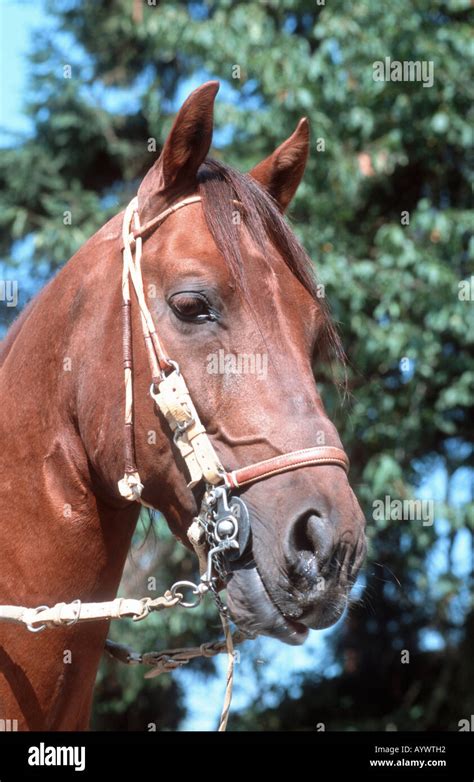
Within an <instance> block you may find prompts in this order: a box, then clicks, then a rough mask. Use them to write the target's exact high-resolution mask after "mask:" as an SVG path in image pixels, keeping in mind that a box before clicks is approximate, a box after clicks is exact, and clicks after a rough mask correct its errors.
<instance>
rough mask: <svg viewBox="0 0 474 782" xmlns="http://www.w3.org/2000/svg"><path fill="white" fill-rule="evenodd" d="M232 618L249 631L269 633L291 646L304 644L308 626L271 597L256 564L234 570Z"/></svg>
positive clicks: (230, 598)
mask: <svg viewBox="0 0 474 782" xmlns="http://www.w3.org/2000/svg"><path fill="white" fill-rule="evenodd" d="M227 602H228V605H229V609H230V613H231V616H232V619H233V620H234V621H235V623H236V624H237V626H238V627H239V629H241V630H243V631H244V632H247V633H249V635H253V636H255V635H268V636H270V637H271V638H278V639H279V640H280V641H283V643H286V644H290V645H291V646H299V645H301V644H303V643H304V642H305V641H306V639H307V637H308V628H307V627H305V625H303V624H301V622H296V621H295V620H294V619H290V617H287V616H285V615H284V614H282V613H281V611H280V610H279V608H277V606H276V605H275V604H274V603H273V601H272V600H271V598H270V597H269V595H268V593H267V590H266V589H265V586H264V584H263V581H262V579H261V577H260V573H259V572H258V570H257V568H256V566H253V567H248V568H242V569H241V570H236V571H234V572H233V573H232V576H231V578H230V580H229V583H228V586H227Z"/></svg>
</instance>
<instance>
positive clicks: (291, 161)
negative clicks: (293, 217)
mask: <svg viewBox="0 0 474 782" xmlns="http://www.w3.org/2000/svg"><path fill="white" fill-rule="evenodd" d="M308 152H309V122H308V120H307V119H306V117H303V119H300V121H299V122H298V126H297V128H296V130H295V131H294V133H292V135H291V136H290V137H289V138H287V139H286V141H284V142H283V144H280V146H279V147H277V149H276V150H275V151H274V152H273V153H272V154H271V155H270V156H269V157H267V158H265V160H262V162H261V163H258V165H256V166H255V168H252V170H251V171H250V172H249V174H250V176H251V177H253V179H255V180H256V181H257V182H258V183H259V184H260V185H261V186H262V187H263V188H264V189H265V190H266V191H267V192H268V193H269V194H270V195H271V196H272V197H273V198H274V199H275V201H276V202H277V204H278V205H279V207H280V209H281V211H282V212H284V211H285V209H286V208H287V207H288V205H289V203H290V201H291V199H292V198H293V196H294V194H295V193H296V190H297V188H298V185H299V183H300V182H301V179H302V177H303V173H304V169H305V166H306V161H307V159H308Z"/></svg>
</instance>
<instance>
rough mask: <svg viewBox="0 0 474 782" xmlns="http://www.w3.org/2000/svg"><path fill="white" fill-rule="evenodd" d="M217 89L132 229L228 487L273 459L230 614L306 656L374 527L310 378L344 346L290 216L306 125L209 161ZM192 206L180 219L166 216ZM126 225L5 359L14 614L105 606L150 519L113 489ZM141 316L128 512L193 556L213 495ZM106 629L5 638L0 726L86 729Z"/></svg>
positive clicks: (44, 298) (171, 145)
mask: <svg viewBox="0 0 474 782" xmlns="http://www.w3.org/2000/svg"><path fill="white" fill-rule="evenodd" d="M217 90H218V84H217V83H216V82H209V83H206V84H204V85H203V86H201V87H200V88H199V89H197V90H195V91H194V92H193V93H192V94H191V95H190V96H189V98H188V99H187V100H186V102H185V103H184V105H183V106H182V108H181V110H180V111H179V113H178V115H177V117H176V119H175V122H174V124H173V127H172V129H171V132H170V134H169V136H168V138H167V140H166V142H165V144H164V146H163V149H162V151H161V155H160V157H159V159H158V160H157V161H156V162H155V163H154V165H153V166H152V167H151V168H150V170H149V171H148V173H147V174H146V176H145V178H144V179H143V181H142V183H141V186H140V188H139V190H138V196H137V199H136V202H135V204H136V206H135V207H134V209H135V213H136V219H137V221H138V222H137V223H136V224H141V225H147V224H149V223H151V224H153V221H154V218H156V215H158V214H160V213H163V212H166V214H167V216H166V220H163V222H161V223H160V224H159V226H158V225H156V230H155V229H154V230H150V231H149V232H148V233H147V235H146V236H143V239H142V241H143V257H142V266H141V273H142V275H143V281H144V290H145V291H146V292H147V305H148V308H149V312H150V313H151V317H152V318H153V321H154V323H156V330H157V332H158V333H159V340H160V343H161V344H162V346H164V350H165V351H166V354H167V355H168V356H170V357H172V359H174V360H175V361H176V362H177V364H178V365H179V367H180V368H181V371H182V375H183V377H184V378H185V381H186V383H187V386H188V388H189V391H190V394H192V398H193V403H194V405H195V408H196V410H197V411H198V413H199V418H200V420H201V422H202V425H203V428H204V429H205V431H206V433H207V436H208V439H209V442H210V443H211V444H212V446H213V448H214V449H215V453H216V454H217V455H218V458H219V460H220V463H221V464H222V465H224V467H225V470H227V471H229V472H228V473H227V475H234V477H235V475H236V473H232V472H231V471H234V470H236V469H237V468H238V467H241V466H242V465H244V466H245V465H255V463H256V462H260V461H262V460H263V461H266V460H268V459H270V460H271V462H270V464H271V469H267V470H266V471H264V474H263V473H262V471H260V473H258V470H257V472H255V473H254V474H253V477H251V478H249V480H248V481H245V483H246V485H245V486H243V487H242V489H241V490H240V497H241V499H242V500H244V501H245V505H246V508H247V509H248V512H249V517H250V522H251V541H250V550H248V551H247V553H246V556H245V558H244V564H243V565H242V567H240V568H239V567H236V566H234V568H233V569H232V572H231V573H230V577H229V579H228V584H227V602H228V606H229V610H230V613H231V617H232V619H233V621H234V622H235V623H236V624H237V626H239V627H240V628H243V629H244V630H247V631H248V632H249V633H253V634H255V633H257V634H264V635H269V636H272V637H275V638H279V639H280V640H282V641H284V642H287V643H290V644H300V643H303V641H304V640H305V638H306V637H307V634H308V629H309V628H313V629H318V628H323V627H327V626H329V625H331V624H332V623H334V622H335V621H336V620H337V619H338V618H339V617H340V616H341V615H342V613H343V611H344V609H345V606H346V604H347V599H348V593H349V591H350V588H351V586H352V584H353V583H354V580H355V578H356V575H357V572H358V570H359V568H360V565H361V562H362V561H363V558H364V553H365V535H364V524H365V522H364V518H363V515H362V512H361V509H360V507H359V505H358V503H357V500H356V499H355V496H354V494H353V492H352V490H351V487H350V485H349V483H348V480H347V476H346V470H345V469H341V467H344V468H345V467H347V457H345V455H344V453H343V451H342V446H341V443H340V440H339V437H338V434H337V431H336V430H335V428H334V426H333V424H332V423H331V422H330V421H329V419H328V417H327V415H326V413H325V410H324V407H323V404H322V401H321V399H320V396H319V394H318V390H317V387H316V382H315V377H314V374H313V366H314V362H315V358H317V357H318V356H322V355H325V354H326V355H329V354H332V355H334V353H336V354H337V353H339V354H340V355H341V354H342V355H343V352H342V349H341V346H340V342H339V340H338V336H337V332H336V330H335V327H334V326H333V324H332V321H331V318H330V315H329V311H328V309H327V307H326V304H325V302H324V300H323V299H322V298H321V297H318V295H317V293H318V291H317V287H316V284H315V281H314V278H313V277H312V271H311V270H312V267H311V262H310V261H309V259H308V256H307V255H306V254H305V252H304V250H303V248H302V247H301V245H300V244H299V243H298V241H297V240H296V237H295V236H294V234H293V232H292V231H291V230H290V228H289V227H288V224H287V222H286V221H285V219H284V217H283V213H284V211H285V210H286V208H287V207H288V205H289V203H290V201H291V200H292V198H293V195H294V193H295V191H296V189H297V187H298V185H299V183H300V180H301V178H302V176H303V171H304V168H305V164H306V159H307V156H308V149H309V127H308V122H307V120H306V119H303V120H301V121H300V122H299V124H298V126H297V128H296V130H295V132H294V133H293V134H292V135H291V136H290V137H289V138H288V139H287V140H286V141H285V142H283V143H282V144H281V145H280V146H279V147H278V148H277V149H276V150H275V151H274V152H273V154H271V155H270V156H269V157H268V158H266V159H265V160H263V161H262V162H261V163H259V164H258V165H257V166H256V167H255V168H253V169H252V171H250V173H249V174H246V175H242V174H239V173H238V172H236V171H235V170H233V169H232V168H230V167H228V166H226V165H224V164H223V163H221V162H218V161H216V160H213V159H211V158H208V157H207V155H208V152H209V147H210V144H211V139H212V127H213V105H214V99H215V96H216V93H217ZM193 196H198V197H196V198H193ZM183 199H185V206H186V208H179V209H176V210H169V207H173V205H176V204H177V203H178V202H180V204H181V206H182V205H183V203H182V202H183ZM186 199H187V200H186ZM167 210H169V211H167ZM236 215H237V217H239V218H240V219H236ZM122 222H123V213H122V214H121V215H117V216H116V217H114V218H113V219H112V220H110V221H109V222H108V223H107V224H106V225H105V226H103V227H102V228H101V229H100V230H99V231H98V232H97V233H96V234H95V235H94V236H93V237H92V238H91V239H90V240H89V241H88V242H87V243H86V244H85V245H84V246H83V247H82V248H81V249H80V250H79V251H78V252H77V253H76V254H75V255H74V257H73V258H72V259H71V260H70V261H69V262H68V263H67V264H66V265H65V266H64V268H63V269H62V270H61V271H60V273H59V274H58V275H57V276H56V277H55V278H54V279H53V280H52V281H51V282H50V283H49V284H48V285H47V286H46V287H45V288H44V289H43V291H42V292H41V293H40V294H39V295H38V296H37V297H36V298H35V299H34V300H33V301H32V302H31V303H30V304H29V306H28V307H27V308H26V309H25V310H24V312H23V313H22V315H21V316H20V317H19V318H18V319H17V320H16V322H15V323H14V325H13V326H12V328H11V329H10V332H9V334H8V335H7V337H6V339H5V341H4V343H3V345H2V349H1V351H0V365H1V372H0V387H1V391H0V395H1V428H2V435H1V452H0V474H1V476H2V480H1V522H0V551H1V565H0V604H8V603H10V604H14V605H23V606H39V605H44V604H47V605H52V604H54V603H56V602H59V601H66V602H69V601H73V600H75V599H77V598H78V597H80V598H81V600H82V601H103V600H111V599H113V598H114V597H115V595H116V592H117V589H118V586H119V582H120V579H121V575H122V570H123V567H124V563H125V559H126V556H127V552H128V550H129V547H130V542H131V537H132V533H133V531H134V528H135V525H136V523H137V519H138V515H139V512H140V504H139V502H137V501H134V496H133V493H132V495H131V496H129V497H128V498H127V497H125V496H124V492H123V491H120V490H119V483H120V478H121V476H122V475H123V451H124V426H123V410H124V387H123V383H122V376H123V357H122V340H123V334H122V322H121V317H120V312H121V306H122V297H123V289H122V276H121V253H122V252H123V241H124V240H123V234H122ZM131 304H133V306H131V308H130V315H131V320H130V335H129V336H130V338H131V341H132V344H133V378H132V379H133V388H134V391H133V394H134V399H135V403H134V410H133V429H131V428H130V427H129V428H128V430H127V431H128V433H129V434H130V432H131V433H132V442H131V443H130V448H131V449H132V455H133V458H134V459H135V461H136V465H137V469H139V471H140V482H141V485H140V490H141V495H140V496H139V494H138V493H137V494H136V499H140V500H141V501H142V502H143V503H145V504H148V505H149V506H152V507H154V508H156V509H159V510H160V511H161V512H162V513H163V514H164V516H165V518H166V520H167V522H168V524H169V526H170V528H171V530H172V532H173V533H174V535H175V536H176V537H177V538H178V539H179V540H180V541H181V542H182V543H183V544H185V545H186V546H190V542H189V539H188V536H187V532H188V529H189V527H190V525H191V524H192V521H193V518H195V517H196V516H197V515H198V513H199V508H200V502H201V500H202V497H203V489H202V487H201V486H199V485H197V486H193V485H192V482H191V485H190V484H189V483H188V481H189V478H188V476H187V475H186V471H185V469H184V461H183V458H182V455H181V454H180V452H179V450H178V449H177V447H176V442H177V441H176V437H175V438H173V436H172V433H171V432H170V429H169V426H168V424H167V422H166V420H165V418H164V416H163V415H162V413H161V411H160V410H158V409H157V406H156V405H154V404H153V401H152V399H151V398H150V393H149V391H150V375H149V369H148V361H147V358H148V357H147V350H146V348H145V344H144V341H143V335H142V330H143V322H141V318H142V311H141V310H140V308H139V306H137V301H136V298H134V296H132V301H131ZM155 336H156V335H155ZM149 347H150V346H149V345H148V348H149ZM222 355H224V356H227V355H232V356H234V357H235V356H237V357H239V356H249V355H254V356H255V355H259V356H266V357H267V362H266V364H265V366H266V367H267V371H266V372H265V376H262V372H259V373H257V372H256V373H254V374H252V373H242V372H241V373H239V372H235V371H229V372H226V371H224V372H223V373H222V372H215V371H209V361H210V358H209V357H210V356H222ZM159 358H160V356H159ZM168 363H169V362H168ZM130 366H131V364H129V365H128V368H129V369H130ZM167 368H168V367H167V366H166V361H165V362H164V365H163V362H162V361H161V360H160V362H159V369H160V371H161V370H163V369H167ZM164 374H166V372H165V373H164ZM129 379H130V378H129ZM129 423H130V422H129ZM150 432H155V433H156V438H151V439H155V442H152V443H151V444H150V437H149V433H150ZM321 444H322V446H321ZM316 445H319V446H320V447H319V448H316V447H315V446H316ZM295 454H296V456H295ZM301 454H303V457H302V456H301ZM305 454H308V455H309V456H308V458H307V459H306V460H305V458H304V455H305ZM129 456H130V453H129ZM278 458H280V460H281V462H280V463H279V464H280V467H281V469H277V468H275V469H274V468H273V466H274V465H278ZM292 460H293V461H292ZM257 467H258V465H257ZM249 469H250V472H247V476H249V475H250V473H251V470H252V469H253V468H249ZM237 472H238V470H237ZM130 475H131V473H130V470H129V473H128V477H130ZM256 476H257V478H258V476H260V478H259V479H258V480H257V479H256ZM228 485H229V484H227V486H228ZM130 488H132V489H133V486H132V485H131V486H130ZM122 489H123V486H122ZM135 489H136V486H135ZM234 491H235V484H234ZM125 493H126V492H125ZM236 496H237V494H236ZM65 508H67V509H68V512H65ZM322 583H323V584H324V588H323V589H322V588H321V584H322ZM107 630H108V622H104V621H94V622H91V623H87V624H79V623H78V624H76V625H75V626H71V627H64V628H63V627H61V628H57V629H54V630H53V629H47V630H46V631H45V632H42V633H39V634H38V635H32V634H31V633H29V632H27V631H26V630H25V629H24V628H23V627H18V626H16V625H14V624H11V623H7V622H3V623H0V717H1V718H4V719H11V720H14V719H17V720H18V722H19V727H20V728H21V729H24V730H27V729H29V730H74V729H76V730H81V729H86V728H87V726H88V721H89V716H90V710H91V701H92V695H93V687H94V680H95V676H96V673H97V668H98V665H99V660H100V656H101V654H102V651H103V649H104V642H105V639H106V636H107ZM65 649H68V650H70V651H71V655H72V663H71V664H65V662H64V656H63V653H64V650H65Z"/></svg>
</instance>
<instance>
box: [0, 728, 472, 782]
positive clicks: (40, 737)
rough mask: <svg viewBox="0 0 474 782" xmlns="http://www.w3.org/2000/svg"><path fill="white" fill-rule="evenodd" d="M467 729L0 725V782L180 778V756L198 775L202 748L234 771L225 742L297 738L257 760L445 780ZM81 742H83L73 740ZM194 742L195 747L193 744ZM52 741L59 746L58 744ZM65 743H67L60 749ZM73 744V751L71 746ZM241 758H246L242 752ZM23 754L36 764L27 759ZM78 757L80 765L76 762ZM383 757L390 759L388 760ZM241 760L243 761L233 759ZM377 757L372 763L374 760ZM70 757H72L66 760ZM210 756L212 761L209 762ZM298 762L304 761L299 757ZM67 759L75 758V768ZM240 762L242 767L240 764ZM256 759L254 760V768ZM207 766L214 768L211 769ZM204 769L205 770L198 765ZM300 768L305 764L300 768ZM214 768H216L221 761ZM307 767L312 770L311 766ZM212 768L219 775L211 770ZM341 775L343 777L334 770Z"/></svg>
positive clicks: (457, 770)
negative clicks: (129, 729)
mask: <svg viewBox="0 0 474 782" xmlns="http://www.w3.org/2000/svg"><path fill="white" fill-rule="evenodd" d="M473 743H474V742H473V737H472V733H470V732H466V733H463V732H459V733H454V732H453V733H398V732H393V733H392V732H379V733H356V732H348V733H339V732H335V731H334V732H330V731H327V732H317V731H315V732H309V731H308V732H299V733H296V732H295V733H248V732H247V733H244V732H242V733H240V732H229V733H219V734H218V733H200V732H189V733H187V732H180V733H167V732H159V733H113V732H110V733H92V732H90V733H20V732H14V731H12V732H4V733H0V782H17V781H18V780H23V779H27V780H29V779H46V778H48V779H58V780H59V779H61V780H68V779H80V780H82V779H92V778H97V775H98V774H99V773H100V772H104V771H106V773H107V778H110V775H112V774H113V775H118V778H120V779H122V778H124V776H125V774H133V777H131V778H138V777H141V776H143V774H144V775H145V776H147V775H150V773H153V777H154V778H155V776H156V778H159V777H160V776H163V775H164V774H166V771H165V769H166V768H167V766H166V763H167V761H170V762H171V761H172V762H173V764H175V765H174V766H173V767H174V768H175V771H176V772H177V774H178V776H179V778H180V779H183V771H184V769H185V764H184V762H185V761H187V762H188V764H189V767H190V768H191V770H192V769H193V767H194V772H195V774H196V775H198V777H203V776H210V777H211V778H213V777H214V776H215V773H217V770H218V769H219V768H221V767H220V764H219V761H218V757H219V756H220V753H219V755H216V757H215V763H214V764H211V765H210V766H209V765H208V761H209V760H210V759H211V758H212V757H213V755H212V754H209V751H206V749H205V748H208V747H215V749H219V748H222V749H225V748H228V751H227V752H226V755H225V757H227V760H228V761H231V760H232V758H234V760H235V763H236V764H237V765H236V766H235V771H236V773H238V769H239V766H240V768H241V769H242V770H244V771H245V776H247V774H248V772H249V770H250V766H249V764H250V765H252V760H251V757H253V755H249V756H246V755H244V754H243V753H242V752H241V751H239V752H238V753H235V752H232V751H231V748H232V746H233V745H238V744H260V745H263V746H266V745H268V746H270V745H273V744H276V745H278V746H279V747H282V745H299V749H298V750H297V751H296V752H294V753H293V752H290V753H288V752H285V751H284V750H281V751H280V752H278V750H275V751H268V752H265V754H264V756H260V761H262V760H264V759H265V758H267V759H268V760H271V759H274V760H278V757H279V758H280V761H281V762H282V763H283V762H284V763H285V767H288V764H290V767H292V768H293V769H294V774H293V775H292V776H294V777H296V775H298V776H299V775H300V774H302V775H305V776H306V775H307V772H308V771H311V774H312V776H313V777H314V779H316V778H318V777H322V778H324V777H327V775H328V773H331V779H332V778H338V779H340V778H341V777H342V775H344V774H350V775H351V776H350V777H347V778H353V777H356V778H360V779H363V780H365V779H368V780H371V779H387V780H390V779H392V780H394V779H398V778H399V777H400V775H401V774H403V775H404V779H407V777H408V778H409V779H413V780H415V779H433V780H435V781H436V780H450V782H454V781H455V782H464V780H465V781H466V782H472V780H473V778H474V774H473V771H474V763H473V755H474V752H473ZM185 745H191V746H194V747H195V750H194V751H193V752H190V753H184V755H183V753H180V752H179V749H180V747H183V746H185ZM82 747H83V748H84V750H82V749H80V748H82ZM199 747H200V748H201V750H202V751H199ZM57 748H65V749H64V753H63V750H60V751H58V749H57ZM66 748H68V749H66ZM74 748H77V749H76V753H77V754H76V756H75V757H74V756H73V750H74ZM245 758H247V760H245ZM29 760H30V761H35V762H36V761H37V762H42V763H43V765H31V764H30V763H29ZM53 760H54V761H56V760H62V761H67V762H68V765H64V764H63V765H50V764H49V763H51V762H52V761H53ZM82 761H84V762H85V768H84V769H81V768H80V766H82ZM390 761H391V762H390ZM242 762H244V764H245V766H241V765H240V764H241V763H242ZM376 762H377V763H376ZM69 763H71V764H72V765H69ZM216 764H217V765H216ZM303 764H304V765H303ZM75 765H76V766H78V768H77V770H76V769H75ZM245 767H246V770H245ZM258 767H259V764H257V766H256V768H258ZM212 768H214V772H215V773H213V771H212ZM205 769H206V771H205V773H204V770H205ZM304 769H306V771H304ZM221 770H222V768H221ZM313 772H314V773H313ZM219 776H222V775H221V774H219ZM342 778H344V777H342Z"/></svg>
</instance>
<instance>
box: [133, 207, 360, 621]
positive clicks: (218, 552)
mask: <svg viewBox="0 0 474 782" xmlns="http://www.w3.org/2000/svg"><path fill="white" fill-rule="evenodd" d="M201 200H202V199H201V196H197V195H196V196H190V197H188V198H184V199H182V200H181V201H178V202H177V203H175V204H173V205H172V206H170V207H169V208H168V209H165V210H164V211H162V212H160V214H159V215H157V216H156V217H154V218H153V219H151V220H149V221H148V222H147V223H145V224H144V225H141V223H140V217H139V212H138V199H137V197H135V198H133V199H132V201H131V202H130V203H129V205H128V206H127V208H126V210H125V213H124V218H123V224H122V241H123V245H122V255H123V273H122V294H123V303H122V311H123V363H124V376H125V419H124V461H125V472H124V476H123V478H122V479H121V480H120V481H119V484H118V486H119V491H120V494H121V495H122V497H124V498H125V499H127V500H130V501H138V502H140V503H142V504H143V505H146V503H145V502H144V501H143V500H142V497H141V495H142V491H143V484H142V483H141V480H140V475H139V472H138V468H137V464H136V456H135V443H134V420H133V357H132V321H131V304H132V302H131V296H130V281H131V282H132V285H133V289H134V291H135V294H136V298H137V301H138V305H139V308H140V318H141V324H142V331H143V337H144V341H145V347H146V353H147V357H148V363H149V366H150V374H151V386H150V396H151V397H152V399H153V400H154V401H155V403H156V405H157V406H158V408H159V409H160V411H161V413H162V414H163V416H164V417H165V419H166V421H167V422H168V424H169V426H170V429H171V431H172V433H173V441H174V443H175V445H176V446H177V448H178V450H179V451H180V454H181V456H182V457H183V459H184V461H185V464H186V467H187V469H188V472H189V476H190V480H189V483H188V486H189V487H190V488H194V487H195V486H197V485H198V484H200V483H203V484H204V487H205V492H204V497H203V500H202V504H201V509H200V512H199V514H198V516H197V517H196V518H195V519H194V522H193V524H192V525H191V528H190V530H189V531H188V537H189V539H190V540H191V543H192V544H193V546H194V549H195V551H196V553H197V554H198V557H199V560H200V565H201V583H200V584H199V586H196V585H194V584H192V583H191V582H179V584H181V585H184V586H187V587H192V588H193V593H194V594H195V595H197V597H198V602H199V601H200V599H201V597H202V595H203V594H204V592H206V591H207V590H208V589H211V591H212V592H213V593H214V596H215V598H216V599H217V601H218V606H219V609H220V610H221V611H225V607H224V606H223V604H222V602H221V601H220V599H219V598H218V595H217V588H216V587H217V585H218V583H219V581H220V582H221V586H222V583H225V581H226V578H227V574H228V564H229V561H233V562H235V561H236V560H237V559H239V558H240V557H241V556H242V555H243V553H244V551H245V548H246V546H247V543H248V540H249V537H250V521H249V514H248V510H247V507H246V505H245V503H244V501H243V500H242V499H241V498H240V497H237V496H233V495H232V493H231V492H232V490H235V489H240V488H241V487H243V486H247V485H248V484H250V483H255V482H256V481H261V480H264V479H266V478H269V477H271V476H272V475H278V474H280V473H284V472H288V471H289V470H295V469H297V468H299V467H309V466H313V465H336V466H338V467H342V469H343V470H345V472H346V473H347V472H348V470H349V459H348V457H347V455H346V454H345V452H344V451H343V450H342V449H341V448H337V447H335V446H317V447H313V448H303V449H301V450H297V451H289V452H288V453H284V454H281V455H279V456H275V457H272V458H269V459H265V460H264V461H261V462H256V463H254V464H250V465H248V466H246V467H241V468H239V469H237V470H232V471H228V470H226V469H225V467H224V466H223V465H222V463H221V461H220V459H219V457H218V455H217V453H216V451H215V450H214V447H213V445H212V443H211V441H210V439H209V436H208V435H207V433H206V430H205V427H204V426H203V425H202V423H201V421H200V419H199V415H198V413H197V410H196V408H195V406H194V404H193V401H192V398H191V395H190V392H189V390H188V387H187V385H186V382H185V380H184V377H183V375H182V374H181V371H180V368H179V366H178V364H177V363H176V362H175V361H173V360H172V359H171V358H169V357H168V355H167V354H166V352H165V350H164V348H163V345H162V343H161V341H160V338H159V336H158V334H157V331H156V327H155V323H154V321H153V317H152V315H151V312H150V310H149V308H148V305H147V303H146V298H145V293H144V287H143V277H142V270H141V257H142V250H143V240H144V238H145V237H146V236H147V235H150V232H152V231H154V230H155V229H156V228H158V227H159V226H160V225H162V223H163V222H164V221H165V220H166V218H167V217H169V216H170V215H171V214H174V213H175V212H177V211H178V210H179V209H182V208H184V207H185V206H189V205H191V204H195V203H198V202H200V201H201ZM236 203H239V202H236ZM193 605H194V604H193Z"/></svg>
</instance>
